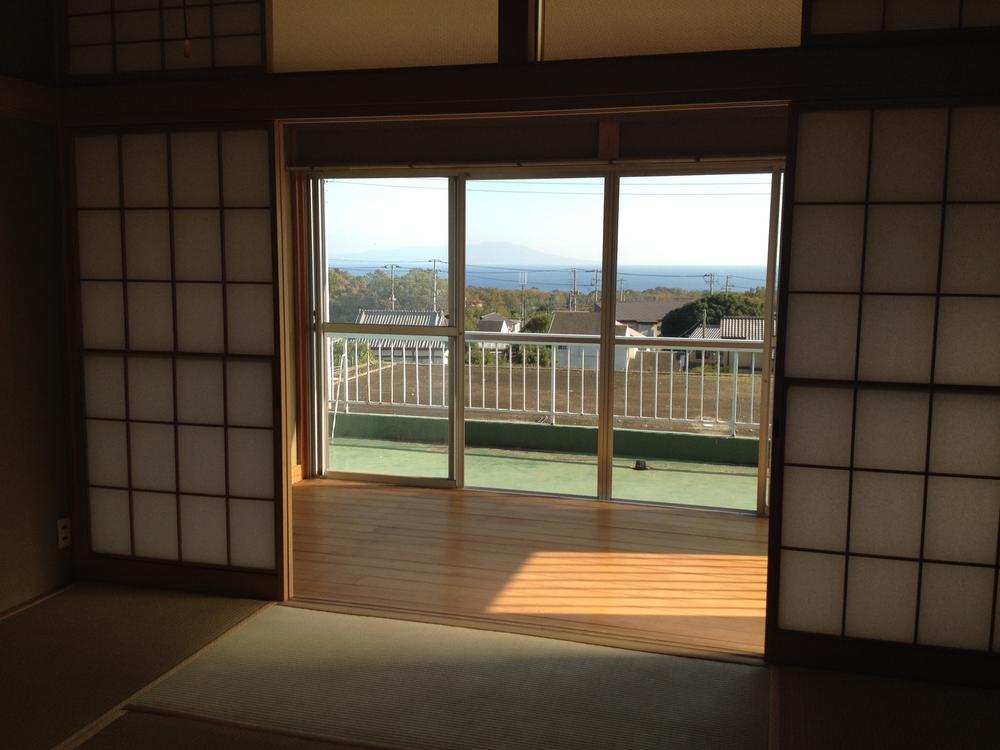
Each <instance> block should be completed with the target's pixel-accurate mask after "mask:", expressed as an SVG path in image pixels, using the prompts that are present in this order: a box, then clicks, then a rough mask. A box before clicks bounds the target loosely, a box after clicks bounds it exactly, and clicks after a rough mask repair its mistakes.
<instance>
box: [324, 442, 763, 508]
mask: <svg viewBox="0 0 1000 750" xmlns="http://www.w3.org/2000/svg"><path fill="white" fill-rule="evenodd" d="M634 463H635V459H634V458H616V459H615V460H614V472H613V474H612V482H613V487H614V491H613V493H612V494H613V496H614V497H615V498H618V499H621V500H641V501H645V502H665V503H678V504H683V505H700V506H707V507H713V508H728V509H735V510H754V509H755V508H756V507H757V470H756V468H755V467H751V466H733V465H728V464H710V463H696V462H691V461H671V460H667V459H662V458H649V459H646V464H647V466H648V467H649V468H648V469H647V470H646V471H638V470H636V469H634V468H632V467H633V464H634ZM330 468H331V469H332V470H334V471H349V472H361V473H368V474H392V475H397V476H415V477H447V476H448V451H447V447H446V446H444V445H428V444H423V443H407V442H398V441H391V440H369V439H365V438H354V437H338V438H337V439H336V440H335V442H334V443H333V444H332V445H331V448H330ZM465 484H466V486H468V487H484V488H489V489H500V490H516V491H519V492H538V493H557V494H563V495H579V496H583V497H593V496H594V494H595V489H596V486H597V460H596V457H595V456H587V455H583V454H579V453H556V452H546V451H536V450H524V451H512V450H506V449H502V448H485V447H479V446H474V447H473V446H470V447H467V448H466V450H465Z"/></svg>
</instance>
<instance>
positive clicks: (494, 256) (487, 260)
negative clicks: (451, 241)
mask: <svg viewBox="0 0 1000 750" xmlns="http://www.w3.org/2000/svg"><path fill="white" fill-rule="evenodd" d="M447 257H448V250H447V248H443V247H433V246H426V245H421V246H415V247H399V248H393V249H392V250H373V251H371V252H339V253H336V254H334V255H333V257H332V258H331V260H330V265H331V266H336V265H338V264H344V265H347V264H350V265H360V264H371V265H373V266H375V265H384V264H386V263H402V264H406V265H424V264H426V263H427V261H429V260H430V259H431V258H439V259H441V260H444V259H446V258H447ZM345 261H346V263H345ZM465 264H466V265H467V266H517V267H518V268H520V267H531V266H555V267H558V268H569V267H571V266H578V267H580V268H589V267H591V266H594V265H595V261H586V260H580V259H579V258H567V257H565V256H562V255H553V254H551V253H543V252H540V251H538V250H535V249H533V248H530V247H527V246H525V245H518V244H515V243H513V242H474V243H473V244H471V245H469V246H468V247H466V249H465ZM596 265H600V261H596Z"/></svg>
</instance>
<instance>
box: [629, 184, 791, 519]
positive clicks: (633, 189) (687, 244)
mask: <svg viewBox="0 0 1000 750" xmlns="http://www.w3.org/2000/svg"><path fill="white" fill-rule="evenodd" d="M770 190H771V176H770V175H769V174H730V175H686V176H673V177H670V176H652V177H627V178H622V180H621V183H620V203H619V229H618V231H619V235H618V269H617V273H618V289H617V294H616V295H615V296H616V303H615V335H616V336H617V337H627V338H628V339H629V340H630V343H627V344H626V343H624V342H619V344H618V345H616V347H615V373H614V404H615V412H614V428H615V434H614V459H613V469H612V483H613V484H612V496H613V497H614V498H617V499H623V500H642V501H650V502H669V503H682V504H690V505H699V506H713V507H725V508H738V509H745V510H752V509H755V508H756V502H757V450H758V443H757V435H758V429H759V417H760V382H761V374H762V367H763V357H762V352H763V349H762V339H763V333H764V318H763V314H764V291H765V290H764V288H765V284H766V278H765V277H766V265H767V247H768V245H767V238H768V220H769V215H770ZM667 339H669V340H667ZM632 342H634V343H632ZM758 342H760V344H759V345H758Z"/></svg>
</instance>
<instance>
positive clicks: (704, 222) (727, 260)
mask: <svg viewBox="0 0 1000 750" xmlns="http://www.w3.org/2000/svg"><path fill="white" fill-rule="evenodd" d="M467 191H468V192H467V194H466V243H467V245H474V244H477V243H482V242H490V243H497V242H499V243H513V244H517V245H524V246H527V247H530V248H532V249H533V250H536V251H539V252H543V253H546V254H548V255H552V256H558V257H559V258H561V259H565V261H566V263H567V264H572V263H574V262H578V261H581V260H582V261H587V262H588V263H590V264H596V265H598V266H599V265H600V258H601V242H602V221H603V218H602V214H603V195H602V193H603V179H602V178H559V179H545V180H528V179H514V180H489V181H482V180H480V181H471V180H470V181H469V182H468V183H467ZM325 196H326V211H327V213H326V227H327V253H328V256H329V258H330V259H331V262H334V261H335V260H336V259H337V257H338V252H340V253H346V254H349V255H350V256H352V257H356V256H357V255H358V253H360V252H364V253H365V255H366V257H368V258H370V259H371V260H372V261H373V263H376V262H378V263H381V262H387V261H389V260H393V258H392V257H391V254H392V251H393V250H395V249H399V248H412V247H427V248H429V249H430V248H440V252H441V253H446V252H447V251H446V248H447V244H448V226H447V218H448V182H447V179H446V178H427V177H416V178H379V179H362V178H345V179H337V180H328V181H327V183H326V188H325ZM769 196H770V175H769V174H744V175H697V176H691V175H686V176H677V177H663V176H657V177H624V178H622V180H621V201H620V204H619V240H618V244H619V265H623V266H624V265H629V266H639V265H660V266H663V265H671V266H678V265H685V266H686V265H690V266H709V265H729V266H751V265H756V266H762V265H764V264H765V263H766V259H767V229H768V227H767V224H768V210H769V203H770V197H769ZM439 257H443V258H446V257H447V256H446V254H443V255H440V256H439ZM503 260H504V259H503V258H502V257H500V258H497V265H502V264H503Z"/></svg>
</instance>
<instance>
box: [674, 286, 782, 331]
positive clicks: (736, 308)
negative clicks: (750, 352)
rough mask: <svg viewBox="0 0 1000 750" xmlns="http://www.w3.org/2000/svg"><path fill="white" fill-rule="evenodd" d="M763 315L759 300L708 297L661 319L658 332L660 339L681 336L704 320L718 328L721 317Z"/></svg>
mask: <svg viewBox="0 0 1000 750" xmlns="http://www.w3.org/2000/svg"><path fill="white" fill-rule="evenodd" d="M763 314H764V304H763V302H762V301H761V299H760V297H759V296H755V295H750V294H736V293H734V292H729V293H725V292H724V293H721V294H709V295H706V296H704V297H701V298H699V299H696V300H695V301H694V302H689V303H688V304H686V305H683V306H682V307H678V308H677V309H675V310H671V311H670V312H668V313H667V314H666V315H664V316H663V321H662V323H661V325H660V330H661V331H662V334H661V335H663V336H683V335H684V334H686V333H687V332H688V331H690V330H691V329H692V328H694V327H695V326H696V325H700V324H701V322H702V320H703V319H707V322H708V323H710V324H712V325H718V324H719V321H720V320H721V319H722V318H723V316H727V317H728V316H745V317H754V318H759V317H760V316H762V315H763Z"/></svg>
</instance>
